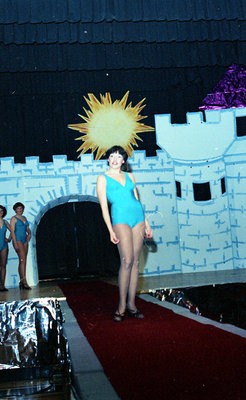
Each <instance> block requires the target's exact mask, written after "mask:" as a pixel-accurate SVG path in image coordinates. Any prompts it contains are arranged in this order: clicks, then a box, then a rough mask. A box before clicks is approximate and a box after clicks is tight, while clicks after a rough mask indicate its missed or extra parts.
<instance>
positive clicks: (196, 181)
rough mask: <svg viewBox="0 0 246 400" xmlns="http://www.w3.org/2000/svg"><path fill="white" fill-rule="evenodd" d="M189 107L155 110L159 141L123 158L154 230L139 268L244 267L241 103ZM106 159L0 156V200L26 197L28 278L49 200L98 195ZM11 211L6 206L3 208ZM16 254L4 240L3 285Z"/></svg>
mask: <svg viewBox="0 0 246 400" xmlns="http://www.w3.org/2000/svg"><path fill="white" fill-rule="evenodd" d="M204 116H205V120H203V114H202V113H200V112H194V113H187V123H186V124H176V125H175V124H171V122H170V121H171V117H170V115H168V114H163V115H155V125H156V136H157V144H158V145H159V146H160V147H161V149H162V150H158V151H157V155H156V156H153V157H146V153H145V151H142V150H141V151H137V150H135V151H134V153H133V157H132V158H131V159H130V160H129V161H130V165H131V167H132V170H133V172H134V175H135V177H136V181H137V185H138V189H139V192H140V197H141V201H142V203H143V206H144V209H145V212H146V215H147V217H148V219H149V222H150V224H151V226H152V228H153V231H154V242H153V243H151V242H146V243H145V246H144V247H143V252H142V255H141V264H140V273H141V274H142V275H145V276H147V275H165V274H176V273H189V272H196V271H215V270H226V269H227V270H228V269H238V268H245V260H246V246H245V240H246V239H245V238H246V223H245V220H246V205H245V198H246V161H245V160H246V157H245V156H246V139H245V137H244V136H240V137H239V136H237V125H238V121H239V120H240V118H244V117H246V108H238V109H227V110H213V111H205V113H204ZM104 171H105V160H99V161H94V160H93V157H92V155H91V154H85V155H82V157H81V160H80V161H68V160H67V157H66V156H65V155H58V156H56V155H54V156H53V162H48V163H42V162H40V161H39V157H26V160H25V163H24V164H18V163H17V164H16V163H15V161H14V157H4V158H1V166H0V204H4V205H6V207H7V209H8V211H9V210H11V209H12V206H13V204H14V203H15V202H17V201H21V202H23V203H24V204H25V206H26V208H25V215H26V217H27V219H28V221H29V222H30V227H31V229H32V234H33V235H32V240H31V243H30V250H29V253H28V262H27V278H28V282H29V283H30V284H31V285H36V284H37V282H38V279H39V277H38V268H37V254H36V232H37V227H38V224H39V222H40V220H41V218H42V216H43V215H44V214H45V213H46V212H47V210H49V209H50V208H52V207H55V206H56V205H59V204H62V203H66V202H71V201H93V202H96V201H97V198H96V188H95V186H96V178H97V176H98V174H100V173H103V172H104ZM9 214H10V213H9ZM9 214H8V215H9ZM17 264H18V260H17V257H16V254H15V252H14V250H13V247H12V245H10V253H9V259H8V266H7V280H6V285H7V286H9V287H12V286H16V285H17V284H18V276H17Z"/></svg>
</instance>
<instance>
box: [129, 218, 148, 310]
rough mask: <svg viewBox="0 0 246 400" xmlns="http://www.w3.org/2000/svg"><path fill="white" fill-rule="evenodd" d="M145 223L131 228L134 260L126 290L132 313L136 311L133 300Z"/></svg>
mask: <svg viewBox="0 0 246 400" xmlns="http://www.w3.org/2000/svg"><path fill="white" fill-rule="evenodd" d="M144 230H145V223H144V222H140V223H139V224H137V225H135V226H134V227H133V228H132V237H133V251H134V258H133V264H132V269H131V274H130V281H129V288H128V302H127V307H128V309H130V310H132V311H136V305H135V298H136V291H137V284H138V274H139V256H140V252H141V249H142V245H143V240H144Z"/></svg>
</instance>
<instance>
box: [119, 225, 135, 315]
mask: <svg viewBox="0 0 246 400" xmlns="http://www.w3.org/2000/svg"><path fill="white" fill-rule="evenodd" d="M114 231H115V233H116V235H117V237H118V239H119V240H120V242H119V243H118V244H117V246H118V250H119V253H120V261H121V264H120V270H119V294H120V301H119V307H118V312H119V313H120V314H123V313H124V312H125V309H126V298H127V293H128V287H129V282H130V275H131V269H132V263H133V237H132V230H131V228H130V227H129V226H128V225H126V224H116V225H114Z"/></svg>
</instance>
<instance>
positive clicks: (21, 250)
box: [17, 241, 28, 283]
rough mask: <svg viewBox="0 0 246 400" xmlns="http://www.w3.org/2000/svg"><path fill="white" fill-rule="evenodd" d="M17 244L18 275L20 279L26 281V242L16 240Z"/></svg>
mask: <svg viewBox="0 0 246 400" xmlns="http://www.w3.org/2000/svg"><path fill="white" fill-rule="evenodd" d="M17 244H18V252H17V254H18V257H19V268H18V272H19V276H20V281H22V282H23V283H26V257H27V251H28V243H24V244H23V243H22V242H21V241H17Z"/></svg>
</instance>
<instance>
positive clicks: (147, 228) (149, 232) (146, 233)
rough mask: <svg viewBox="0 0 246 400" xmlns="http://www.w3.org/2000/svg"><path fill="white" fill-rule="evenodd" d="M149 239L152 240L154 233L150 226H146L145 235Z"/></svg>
mask: <svg viewBox="0 0 246 400" xmlns="http://www.w3.org/2000/svg"><path fill="white" fill-rule="evenodd" d="M144 236H145V237H146V238H147V239H151V238H152V237H153V231H152V229H151V227H150V226H149V225H146V226H145V235H144Z"/></svg>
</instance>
